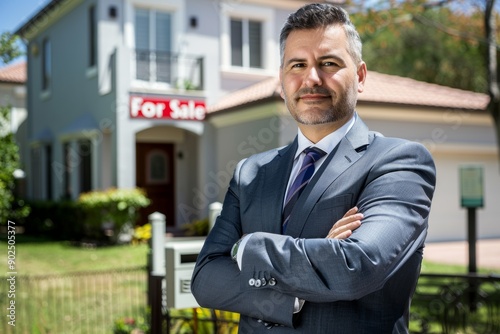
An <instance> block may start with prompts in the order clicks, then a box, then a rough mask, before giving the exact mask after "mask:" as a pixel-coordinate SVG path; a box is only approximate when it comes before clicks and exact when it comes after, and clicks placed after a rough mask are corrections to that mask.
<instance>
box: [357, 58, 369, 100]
mask: <svg viewBox="0 0 500 334" xmlns="http://www.w3.org/2000/svg"><path fill="white" fill-rule="evenodd" d="M366 73H367V69H366V63H365V62H361V64H359V66H358V71H357V73H356V74H357V76H358V93H361V92H363V90H364V89H365V80H366Z"/></svg>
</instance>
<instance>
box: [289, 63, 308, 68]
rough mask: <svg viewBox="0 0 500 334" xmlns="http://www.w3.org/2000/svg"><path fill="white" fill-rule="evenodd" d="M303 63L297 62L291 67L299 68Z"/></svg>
mask: <svg viewBox="0 0 500 334" xmlns="http://www.w3.org/2000/svg"><path fill="white" fill-rule="evenodd" d="M304 66H305V65H304V64H303V63H297V64H293V65H292V68H299V67H304Z"/></svg>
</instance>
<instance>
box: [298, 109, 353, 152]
mask: <svg viewBox="0 0 500 334" xmlns="http://www.w3.org/2000/svg"><path fill="white" fill-rule="evenodd" d="M357 117H358V116H357V113H354V115H353V117H351V119H350V120H349V121H348V122H347V123H345V124H344V125H342V126H341V127H340V128H338V129H337V130H335V131H334V132H332V133H330V134H329V135H327V136H326V137H324V138H323V139H321V140H320V141H319V142H317V143H316V144H314V143H313V142H311V141H310V140H309V139H307V138H306V136H304V134H303V133H302V131H300V129H299V131H298V134H297V137H298V144H299V145H298V148H297V151H296V152H295V159H297V157H298V156H299V155H300V153H302V151H304V150H305V149H306V148H308V147H309V146H314V147H317V148H319V149H322V150H323V151H325V152H326V155H328V154H330V152H331V151H333V149H334V148H335V146H337V145H338V143H340V141H341V140H342V138H344V136H345V135H346V134H347V132H349V130H350V129H351V128H352V126H353V125H354V122H355V121H356V119H357Z"/></svg>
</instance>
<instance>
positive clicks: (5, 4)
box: [0, 0, 50, 67]
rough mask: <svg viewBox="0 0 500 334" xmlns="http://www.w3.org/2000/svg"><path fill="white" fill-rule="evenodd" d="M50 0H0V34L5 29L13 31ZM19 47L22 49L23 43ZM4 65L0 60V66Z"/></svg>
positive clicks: (21, 58)
mask: <svg viewBox="0 0 500 334" xmlns="http://www.w3.org/2000/svg"><path fill="white" fill-rule="evenodd" d="M49 1H50V0H0V34H1V33H4V32H6V31H9V32H14V31H15V30H16V29H17V28H19V27H20V26H21V24H22V23H24V22H26V20H28V19H29V18H31V17H32V16H33V15H34V14H35V13H36V12H37V11H38V10H40V9H41V8H43V6H44V5H46V4H47V3H48V2H49ZM20 47H21V49H22V50H24V44H23V43H20ZM23 59H25V57H20V58H18V59H16V60H14V61H12V63H15V62H17V61H20V60H23ZM3 66H4V65H3V64H2V63H1V62H0V67H3Z"/></svg>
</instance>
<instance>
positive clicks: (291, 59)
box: [285, 58, 306, 65]
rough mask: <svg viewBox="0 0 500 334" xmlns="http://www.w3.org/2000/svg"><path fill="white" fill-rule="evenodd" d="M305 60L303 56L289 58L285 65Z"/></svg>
mask: <svg viewBox="0 0 500 334" xmlns="http://www.w3.org/2000/svg"><path fill="white" fill-rule="evenodd" d="M305 61H306V59H305V58H290V59H288V60H287V61H286V62H285V65H290V64H291V63H303V62H305Z"/></svg>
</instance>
